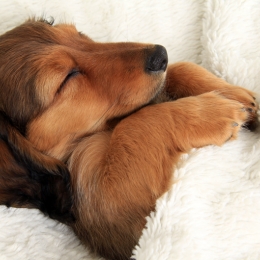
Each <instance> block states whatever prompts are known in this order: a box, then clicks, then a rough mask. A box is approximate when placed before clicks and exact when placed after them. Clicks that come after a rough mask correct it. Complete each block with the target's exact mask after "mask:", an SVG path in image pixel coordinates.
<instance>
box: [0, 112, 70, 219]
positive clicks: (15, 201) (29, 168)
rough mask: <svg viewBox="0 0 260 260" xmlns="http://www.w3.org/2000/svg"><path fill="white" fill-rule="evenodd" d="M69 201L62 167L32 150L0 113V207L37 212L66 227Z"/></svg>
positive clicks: (68, 188)
mask: <svg viewBox="0 0 260 260" xmlns="http://www.w3.org/2000/svg"><path fill="white" fill-rule="evenodd" d="M72 199H73V198H72V194H71V188H70V174H69V171H68V169H67V167H66V166H65V164H63V163H62V162H61V161H59V160H57V159H55V158H52V157H49V156H47V155H44V154H42V153H41V152H39V151H37V150H36V149H35V148H33V146H32V145H31V143H30V142H29V141H28V140H27V139H26V138H25V137H24V136H23V135H22V134H21V133H20V132H19V131H18V130H17V128H16V127H15V126H14V125H13V124H12V123H11V121H10V120H9V118H8V117H7V116H6V115H5V113H4V112H2V111H0V204H5V205H7V206H14V207H30V208H38V209H40V210H41V211H42V212H44V213H45V214H47V215H49V216H50V217H51V218H54V219H57V220H59V221H61V222H63V223H68V222H70V221H73V216H72V213H71V206H72Z"/></svg>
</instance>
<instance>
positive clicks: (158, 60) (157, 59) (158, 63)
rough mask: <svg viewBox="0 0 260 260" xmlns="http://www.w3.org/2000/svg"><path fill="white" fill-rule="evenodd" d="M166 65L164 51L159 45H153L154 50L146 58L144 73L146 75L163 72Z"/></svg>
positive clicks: (166, 60) (165, 52)
mask: <svg viewBox="0 0 260 260" xmlns="http://www.w3.org/2000/svg"><path fill="white" fill-rule="evenodd" d="M167 64H168V55H167V51H166V49H165V48H164V47H163V46H161V45H155V50H154V51H153V52H152V53H150V54H149V55H148V57H147V60H146V64H145V71H146V72H148V73H152V72H159V71H165V70H166V68H167Z"/></svg>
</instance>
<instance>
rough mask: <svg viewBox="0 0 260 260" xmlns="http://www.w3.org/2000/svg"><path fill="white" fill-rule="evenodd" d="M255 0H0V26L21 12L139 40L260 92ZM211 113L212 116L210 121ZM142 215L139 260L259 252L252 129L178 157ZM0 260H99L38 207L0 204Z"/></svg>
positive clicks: (258, 182)
mask: <svg viewBox="0 0 260 260" xmlns="http://www.w3.org/2000/svg"><path fill="white" fill-rule="evenodd" d="M259 14H260V1H259V0H247V1H245V0H230V1H225V0H204V1H203V0H196V1H195V0H194V1H190V0H183V1H178V0H161V1H156V0H142V1H139V0H131V1H127V0H110V1H106V0H95V1H90V0H70V1H61V0H41V1H36V0H23V1H18V0H8V1H0V33H4V32H5V31H6V30H8V29H11V28H13V27H14V26H16V25H18V24H20V23H21V22H23V21H24V20H26V19H28V17H33V16H45V17H46V18H48V17H50V16H52V17H54V18H55V19H56V21H57V22H59V21H65V22H73V23H75V24H76V26H77V28H78V29H79V30H80V31H83V32H85V33H87V34H88V35H90V36H91V37H92V38H94V39H95V40H98V41H143V42H154V43H159V44H162V45H164V46H166V48H167V49H168V52H169V59H170V62H175V61H180V60H188V61H193V62H196V63H198V64H201V65H202V66H204V67H205V68H207V69H209V70H210V71H212V72H213V73H214V74H216V75H217V76H219V77H222V78H224V79H225V80H227V81H228V82H230V83H233V84H237V85H241V86H244V87H246V88H249V89H251V90H254V91H258V92H260V73H259V72H260V15H259ZM212 120H214V118H212ZM174 178H175V183H174V185H173V187H172V189H171V190H170V191H169V192H168V193H167V194H165V195H164V196H163V197H162V198H160V199H159V200H158V202H157V207H156V211H155V212H153V213H151V215H150V216H149V217H147V226H146V228H145V229H144V230H143V235H142V237H141V238H140V241H139V245H138V246H137V247H136V248H135V250H134V251H133V257H134V258H136V259H138V260H148V259H149V260H158V259H160V260H168V259H175V260H176V259H180V260H192V259H196V260H202V259H207V260H209V259H211V260H214V259H218V260H219V259H223V260H224V259H225V260H226V259H236V260H237V259H250V260H253V259H260V131H257V132H255V133H250V132H247V131H245V130H244V131H242V132H241V133H240V135H239V138H238V140H236V141H230V142H228V143H226V144H225V145H223V146H222V147H214V146H208V147H205V148H202V149H196V150H193V151H192V152H191V153H190V154H187V155H184V156H183V158H182V160H181V161H180V162H179V164H178V166H177V168H176V170H175V173H174ZM0 230H1V231H0V259H1V260H3V259H8V260H9V259H12V260H16V259H17V260H18V259H19V260H20V259H38V260H40V259H52V260H53V259H63V260H66V259H68V260H69V259H73V260H78V259H86V260H90V259H91V260H96V259H99V258H97V257H95V256H92V255H90V253H89V252H88V250H87V249H86V248H84V247H83V246H82V245H81V244H80V242H79V241H78V239H77V238H76V237H75V236H74V234H73V233H72V232H71V230H70V229H69V228H68V227H66V226H64V225H62V224H59V223H57V222H56V221H53V220H50V219H48V218H47V217H44V216H43V215H42V214H41V213H40V212H39V211H37V210H28V209H13V208H9V209H7V208H6V207H4V206H1V207H0Z"/></svg>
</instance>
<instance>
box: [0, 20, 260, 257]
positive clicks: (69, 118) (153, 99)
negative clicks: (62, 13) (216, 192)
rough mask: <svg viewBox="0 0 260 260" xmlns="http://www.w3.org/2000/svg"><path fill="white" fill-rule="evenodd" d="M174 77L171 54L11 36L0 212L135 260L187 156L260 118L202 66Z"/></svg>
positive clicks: (2, 84) (47, 35)
mask: <svg viewBox="0 0 260 260" xmlns="http://www.w3.org/2000/svg"><path fill="white" fill-rule="evenodd" d="M166 68H167V54H166V51H165V49H164V48H163V47H162V46H159V45H148V44H140V43H96V42H93V41H92V40H91V39H90V38H88V37H86V36H85V35H83V34H80V33H78V32H77V31H76V29H75V28H74V26H71V25H64V24H62V25H57V26H52V25H50V24H48V23H46V22H44V21H34V20H31V21H28V22H26V23H25V24H23V25H21V26H19V27H17V28H15V29H14V30H12V31H10V32H8V33H6V34H4V35H3V36H1V37H0V91H1V96H0V111H1V114H0V116H1V117H0V136H1V139H0V153H1V159H0V203H1V204H6V205H8V206H19V207H36V208H39V209H40V210H42V211H43V212H45V213H47V214H48V215H50V216H51V217H53V218H55V219H58V220H59V221H62V222H65V223H68V224H69V225H71V226H72V228H73V229H74V231H75V233H76V234H77V235H78V236H79V238H80V239H81V240H82V241H83V242H84V243H85V244H86V245H88V246H90V248H91V249H92V250H93V251H94V252H96V253H99V254H100V255H102V256H104V257H106V258H108V259H127V258H129V256H130V255H131V251H132V249H133V247H134V246H135V245H136V243H137V242H138V239H139V237H140V235H141V232H142V229H143V228H144V225H145V217H146V216H147V215H149V213H150V212H151V211H152V210H153V209H154V206H155V202H156V199H157V198H159V197H160V196H161V195H162V194H163V193H165V192H166V191H167V190H168V189H169V187H170V186H171V184H172V182H173V181H174V179H173V176H172V170H173V168H174V165H175V163H176V162H177V161H178V159H179V157H180V155H181V154H183V153H186V152H188V151H189V150H190V149H191V148H193V147H202V146H205V145H209V144H214V145H222V144H223V143H224V142H226V141H227V140H229V139H234V138H236V134H237V132H238V131H239V129H240V127H241V126H242V125H244V124H245V123H246V124H248V125H250V126H254V124H255V123H256V118H257V117H256V111H257V104H256V102H255V100H254V97H253V93H251V92H250V91H248V90H245V89H243V88H240V87H235V86H231V85H229V84H228V83H226V82H225V81H223V80H221V79H218V78H216V77H215V76H214V75H212V74H210V73H209V72H207V71H206V70H204V69H203V68H201V67H199V66H197V65H195V64H191V63H177V64H173V65H170V66H169V67H168V69H167V74H166ZM163 88H164V91H162V90H163ZM169 99H170V100H175V101H173V102H169ZM177 99H178V100H177ZM165 101H167V102H165ZM67 168H68V170H69V172H70V175H69V173H68V170H67ZM70 179H71V181H70ZM74 217H75V220H73V218H74Z"/></svg>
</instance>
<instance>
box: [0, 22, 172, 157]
mask: <svg viewBox="0 0 260 260" xmlns="http://www.w3.org/2000/svg"><path fill="white" fill-rule="evenodd" d="M166 67H167V53H166V50H165V49H164V47H162V46H159V45H148V44H139V43H97V42H94V41H92V40H91V39H90V38H88V37H87V36H85V35H84V34H82V33H79V32H78V31H77V30H76V29H75V27H74V26H73V25H65V24H60V25H56V26H53V25H52V24H50V23H48V22H45V21H35V20H30V21H28V22H26V23H24V24H23V25H21V26H19V27H17V28H15V29H13V30H11V31H9V32H7V33H6V34H4V35H2V36H1V37H0V92H1V96H0V109H1V110H2V111H4V112H5V113H6V114H7V115H8V116H9V117H10V119H11V120H12V121H13V122H14V124H15V125H17V127H18V128H19V129H20V131H21V132H22V133H23V134H24V135H25V136H26V137H27V138H28V139H29V140H30V141H31V142H32V143H33V144H34V146H35V147H36V148H38V149H39V150H41V151H44V152H46V153H48V154H51V155H53V156H55V157H57V158H63V156H64V150H66V149H67V147H68V145H69V144H70V143H71V141H72V140H75V139H76V138H78V137H79V136H81V135H85V134H89V133H93V132H95V131H98V130H102V129H103V128H104V125H105V123H106V122H107V120H109V119H112V118H115V117H120V116H123V115H126V114H128V113H130V112H132V111H134V110H136V109H138V108H140V107H142V106H144V105H145V104H147V103H149V102H150V101H151V100H152V99H153V98H154V97H155V96H156V94H157V93H158V92H159V91H160V90H161V89H162V87H163V83H164V78H165V70H166Z"/></svg>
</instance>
